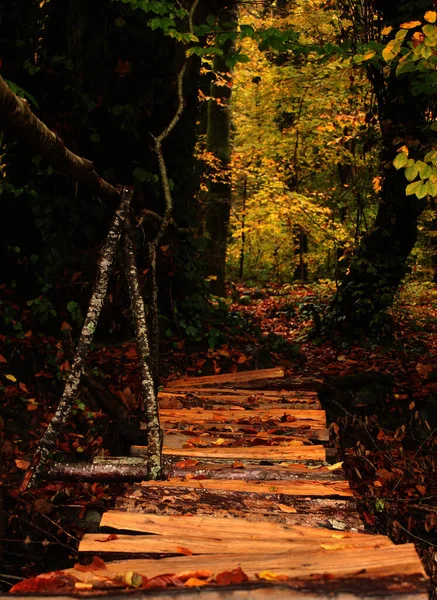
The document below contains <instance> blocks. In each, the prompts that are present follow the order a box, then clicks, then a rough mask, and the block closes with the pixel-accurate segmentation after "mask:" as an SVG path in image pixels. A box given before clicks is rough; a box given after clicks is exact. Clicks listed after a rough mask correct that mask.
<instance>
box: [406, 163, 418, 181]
mask: <svg viewBox="0 0 437 600" xmlns="http://www.w3.org/2000/svg"><path fill="white" fill-rule="evenodd" d="M418 173H419V169H418V168H417V167H416V165H415V164H413V165H412V166H411V167H408V168H407V169H405V177H406V178H407V179H408V181H413V180H414V179H416V177H417V175H418Z"/></svg>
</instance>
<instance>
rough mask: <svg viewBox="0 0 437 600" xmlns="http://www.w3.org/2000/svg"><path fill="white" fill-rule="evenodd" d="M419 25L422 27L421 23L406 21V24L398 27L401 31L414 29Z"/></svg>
mask: <svg viewBox="0 0 437 600" xmlns="http://www.w3.org/2000/svg"><path fill="white" fill-rule="evenodd" d="M420 25H422V22H421V21H408V22H407V23H402V25H399V27H400V28H401V29H414V28H415V27H419V26H420Z"/></svg>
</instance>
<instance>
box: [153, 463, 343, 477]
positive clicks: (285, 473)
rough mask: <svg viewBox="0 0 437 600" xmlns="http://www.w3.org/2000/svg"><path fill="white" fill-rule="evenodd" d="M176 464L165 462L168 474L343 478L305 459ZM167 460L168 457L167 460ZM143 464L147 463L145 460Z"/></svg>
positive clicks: (336, 471) (179, 475) (340, 474)
mask: <svg viewBox="0 0 437 600" xmlns="http://www.w3.org/2000/svg"><path fill="white" fill-rule="evenodd" d="M173 461H174V463H173V466H172V465H171V464H170V461H169V464H168V465H167V464H166V468H165V472H166V473H168V475H169V477H173V478H174V477H186V476H187V475H189V476H191V477H196V478H198V479H200V478H202V477H203V478H204V479H244V480H245V481H249V480H251V479H256V480H257V481H275V480H277V479H287V480H292V479H312V480H317V481H319V480H324V481H338V480H340V479H343V477H344V476H343V472H342V469H341V468H340V469H335V470H331V471H330V470H328V469H327V467H325V466H322V465H314V466H312V465H307V464H305V463H288V464H283V463H282V464H280V465H253V464H248V463H246V464H244V466H243V467H242V466H240V465H239V466H237V467H234V466H233V465H229V464H223V463H221V464H220V463H218V462H217V463H208V462H201V461H198V462H196V464H191V463H192V462H193V461H189V462H187V461H184V460H182V461H175V460H174V459H173ZM166 462H167V461H166ZM143 464H144V463H143Z"/></svg>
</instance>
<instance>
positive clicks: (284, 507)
mask: <svg viewBox="0 0 437 600" xmlns="http://www.w3.org/2000/svg"><path fill="white" fill-rule="evenodd" d="M278 506H279V508H280V509H281V510H282V512H285V513H295V512H297V510H296V509H295V508H294V506H287V505H286V504H278Z"/></svg>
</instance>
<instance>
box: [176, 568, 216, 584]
mask: <svg viewBox="0 0 437 600" xmlns="http://www.w3.org/2000/svg"><path fill="white" fill-rule="evenodd" d="M212 576H213V572H212V571H209V570H208V569H203V570H200V571H183V572H182V573H178V574H177V575H176V577H177V578H178V579H180V580H181V581H188V580H189V579H209V578H210V577H212Z"/></svg>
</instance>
